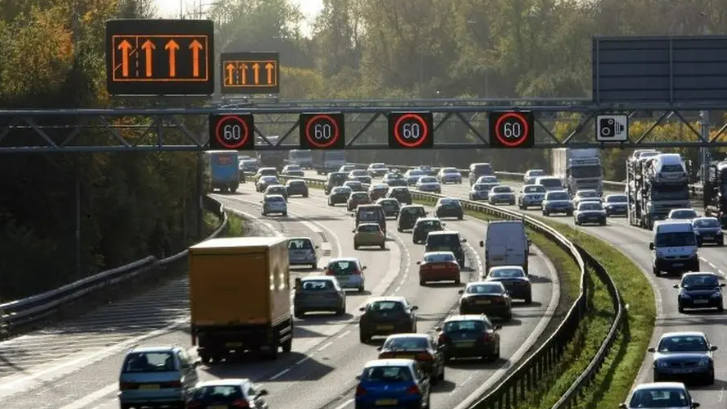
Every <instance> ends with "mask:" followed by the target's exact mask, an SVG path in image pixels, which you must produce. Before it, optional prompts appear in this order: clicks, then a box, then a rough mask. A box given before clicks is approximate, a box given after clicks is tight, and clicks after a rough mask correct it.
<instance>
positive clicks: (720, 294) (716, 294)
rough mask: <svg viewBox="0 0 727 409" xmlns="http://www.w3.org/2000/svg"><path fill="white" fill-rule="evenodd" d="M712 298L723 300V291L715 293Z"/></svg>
mask: <svg viewBox="0 0 727 409" xmlns="http://www.w3.org/2000/svg"><path fill="white" fill-rule="evenodd" d="M712 298H722V292H721V291H715V292H713V293H712Z"/></svg>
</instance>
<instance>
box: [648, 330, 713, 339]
mask: <svg viewBox="0 0 727 409" xmlns="http://www.w3.org/2000/svg"><path fill="white" fill-rule="evenodd" d="M671 337H703V338H706V337H707V336H706V335H705V334H704V332H700V331H676V332H667V333H665V334H662V335H661V337H659V340H662V339H664V338H671Z"/></svg>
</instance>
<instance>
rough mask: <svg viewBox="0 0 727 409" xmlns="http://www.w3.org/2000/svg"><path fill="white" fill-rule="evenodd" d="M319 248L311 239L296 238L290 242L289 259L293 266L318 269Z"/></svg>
mask: <svg viewBox="0 0 727 409" xmlns="http://www.w3.org/2000/svg"><path fill="white" fill-rule="evenodd" d="M317 248H318V246H316V245H314V244H313V240H311V239H310V237H294V238H292V239H290V240H288V259H289V260H290V265H291V266H311V267H312V268H316V267H318V255H317V254H316V249H317Z"/></svg>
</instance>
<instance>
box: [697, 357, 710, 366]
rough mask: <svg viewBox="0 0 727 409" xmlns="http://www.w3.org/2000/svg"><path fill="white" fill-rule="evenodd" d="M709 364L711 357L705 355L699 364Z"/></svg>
mask: <svg viewBox="0 0 727 409" xmlns="http://www.w3.org/2000/svg"><path fill="white" fill-rule="evenodd" d="M708 365H709V358H707V357H704V358H702V359H700V360H699V366H708Z"/></svg>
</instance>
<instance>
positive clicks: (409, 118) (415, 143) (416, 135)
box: [389, 112, 434, 149]
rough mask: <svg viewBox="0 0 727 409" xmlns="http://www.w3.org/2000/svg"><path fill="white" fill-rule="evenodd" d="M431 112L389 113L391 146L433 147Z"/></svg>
mask: <svg viewBox="0 0 727 409" xmlns="http://www.w3.org/2000/svg"><path fill="white" fill-rule="evenodd" d="M432 122H433V118H432V113H431V112H392V113H391V114H390V115H389V148H394V149H396V148H400V149H416V148H431V147H432V146H433V145H434V139H433V138H432V131H433V126H432Z"/></svg>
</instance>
